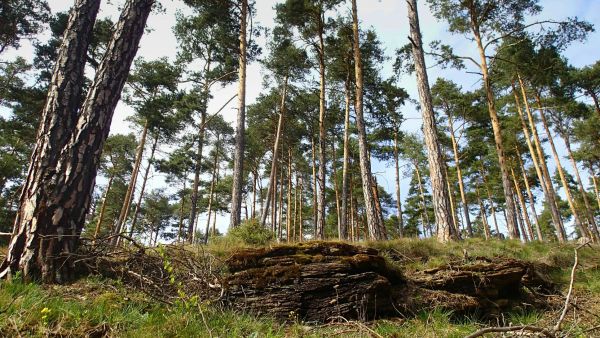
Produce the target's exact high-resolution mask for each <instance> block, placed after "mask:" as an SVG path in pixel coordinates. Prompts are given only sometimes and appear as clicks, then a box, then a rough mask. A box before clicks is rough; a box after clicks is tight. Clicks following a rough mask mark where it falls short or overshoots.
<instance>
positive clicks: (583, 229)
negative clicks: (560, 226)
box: [535, 93, 593, 239]
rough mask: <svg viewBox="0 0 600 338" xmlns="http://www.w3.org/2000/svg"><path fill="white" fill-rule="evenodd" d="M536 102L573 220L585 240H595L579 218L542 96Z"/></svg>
mask: <svg viewBox="0 0 600 338" xmlns="http://www.w3.org/2000/svg"><path fill="white" fill-rule="evenodd" d="M535 96H536V97H535V98H536V101H537V104H538V110H539V112H540V117H541V119H542V126H544V130H545V131H546V135H547V136H548V143H550V149H551V150H552V156H553V157H554V162H555V163H556V169H557V170H558V175H559V176H560V181H561V183H562V186H563V188H564V189H565V195H566V197H567V202H568V203H569V208H570V209H571V212H572V213H573V218H574V219H575V225H577V227H578V228H579V230H580V231H581V235H582V236H583V237H584V238H589V239H593V237H592V236H591V234H590V231H589V229H587V227H585V226H584V225H583V223H582V222H581V218H580V217H579V212H578V211H577V208H576V206H575V201H574V200H573V196H572V195H571V189H570V188H569V185H568V184H567V179H566V177H565V172H564V170H563V167H562V164H561V163H560V157H559V156H558V152H557V151H556V146H555V145H554V139H553V137H552V134H551V133H550V128H549V127H548V121H547V120H546V115H545V114H544V108H543V106H542V101H541V98H540V96H539V95H538V94H537V93H536V95H535Z"/></svg>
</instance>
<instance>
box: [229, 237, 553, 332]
mask: <svg viewBox="0 0 600 338" xmlns="http://www.w3.org/2000/svg"><path fill="white" fill-rule="evenodd" d="M225 264H226V265H227V267H228V269H229V275H228V276H227V277H226V279H225V280H226V282H225V285H224V288H225V292H224V299H223V300H224V302H225V304H226V305H227V306H229V307H232V308H235V309H240V310H243V311H249V312H252V313H255V314H264V315H270V316H273V317H276V318H279V319H290V318H292V319H301V320H304V321H309V322H327V321H330V320H331V319H332V318H339V317H344V318H351V319H360V320H372V319H375V318H385V317H397V316H405V315H411V314H414V313H417V312H419V311H422V310H427V309H432V308H443V309H447V310H452V311H453V312H454V313H456V314H460V313H465V314H466V313H479V314H481V315H488V314H490V315H491V314H497V313H499V312H501V311H503V310H505V309H508V308H512V307H515V306H522V305H523V304H524V303H528V304H533V303H535V306H538V305H540V306H543V304H540V303H539V302H535V301H534V300H533V299H532V297H531V291H530V290H536V289H537V290H542V291H543V293H547V292H549V291H550V290H552V289H553V286H552V285H551V283H548V282H547V280H546V279H545V278H543V276H542V275H541V274H539V273H538V272H537V271H536V270H535V267H534V266H533V265H532V264H531V263H527V262H523V261H519V260H514V259H494V260H490V259H485V258H474V259H472V260H464V261H457V262H455V263H451V264H447V265H445V266H441V267H438V268H435V269H430V270H423V271H416V272H411V273H410V274H406V275H404V274H403V273H402V271H401V270H400V269H399V268H398V267H397V266H396V264H391V263H390V262H388V261H386V260H385V259H384V257H383V256H381V255H379V252H378V251H377V250H375V249H371V248H364V247H359V246H354V245H350V244H346V243H340V242H310V243H302V244H298V245H281V246H274V247H270V248H260V249H244V250H241V251H238V252H236V253H235V254H233V255H232V256H231V257H230V258H229V259H227V260H226V261H225Z"/></svg>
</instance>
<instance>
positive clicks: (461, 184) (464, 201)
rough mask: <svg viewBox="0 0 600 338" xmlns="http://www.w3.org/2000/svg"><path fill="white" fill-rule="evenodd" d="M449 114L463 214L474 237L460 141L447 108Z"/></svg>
mask: <svg viewBox="0 0 600 338" xmlns="http://www.w3.org/2000/svg"><path fill="white" fill-rule="evenodd" d="M446 114H447V115H448V126H449V127H450V139H451V141H452V151H453V153H454V163H455V164H456V176H457V178H458V188H459V190H460V199H461V201H462V204H463V214H464V215H465V223H466V225H467V233H468V234H469V237H473V226H472V225H471V216H470V215H469V203H468V202H467V195H466V194H465V185H464V182H463V176H462V171H461V169H460V154H459V150H458V142H457V141H456V137H455V136H454V120H453V118H452V112H450V111H449V110H448V109H446Z"/></svg>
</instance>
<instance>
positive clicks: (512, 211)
mask: <svg viewBox="0 0 600 338" xmlns="http://www.w3.org/2000/svg"><path fill="white" fill-rule="evenodd" d="M473 15H475V14H474V13H472V16H471V20H472V22H473V23H472V28H473V34H474V37H475V41H476V42H477V49H478V51H479V57H480V59H481V65H480V66H481V67H480V68H481V72H482V74H483V84H484V87H485V93H486V100H487V105H488V111H489V114H490V119H491V122H492V129H493V131H494V143H495V145H496V153H497V155H498V163H499V165H500V172H501V174H502V187H503V189H504V199H505V204H506V227H507V228H508V236H509V237H510V238H513V239H516V238H519V237H520V236H519V228H518V227H517V214H516V205H515V201H514V197H513V191H512V185H513V184H512V180H511V178H510V174H509V172H508V167H507V164H506V157H505V154H504V144H503V141H502V126H501V125H500V120H499V118H498V112H497V111H496V102H495V98H494V91H493V89H492V82H491V80H490V77H489V73H488V64H487V57H486V55H485V49H484V47H483V42H482V41H481V36H480V32H479V28H478V27H477V26H476V24H475V23H474V22H475V21H476V20H477V19H476V18H475V17H473Z"/></svg>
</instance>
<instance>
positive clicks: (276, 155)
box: [261, 76, 288, 226]
mask: <svg viewBox="0 0 600 338" xmlns="http://www.w3.org/2000/svg"><path fill="white" fill-rule="evenodd" d="M287 85H288V77H287V76H286V77H285V78H284V79H283V89H282V91H281V105H280V106H279V120H278V122H277V131H276V133H275V143H274V145H273V160H272V161H271V174H270V175H269V187H268V188H267V203H265V208H266V209H265V210H263V213H262V220H261V224H262V225H263V226H264V225H265V224H266V222H267V215H268V214H269V205H270V202H271V195H273V186H274V183H275V180H276V179H277V177H276V176H275V172H276V170H275V167H276V166H277V159H278V158H279V142H281V133H282V132H283V123H284V118H285V110H286V106H285V99H286V96H287Z"/></svg>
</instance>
